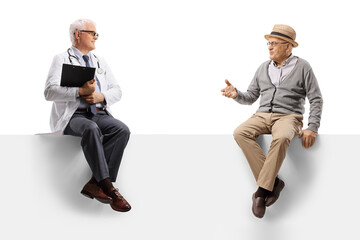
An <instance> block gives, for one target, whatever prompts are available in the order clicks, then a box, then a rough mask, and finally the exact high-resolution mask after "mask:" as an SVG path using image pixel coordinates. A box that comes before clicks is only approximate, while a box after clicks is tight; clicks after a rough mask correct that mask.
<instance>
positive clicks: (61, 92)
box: [44, 19, 131, 212]
mask: <svg viewBox="0 0 360 240" xmlns="http://www.w3.org/2000/svg"><path fill="white" fill-rule="evenodd" d="M98 37H99V34H98V33H97V32H96V26H95V23H94V22H93V21H91V20H87V19H79V20H77V21H75V22H74V23H72V24H71V25H70V39H71V42H72V46H71V47H70V48H69V49H68V50H67V51H65V52H64V53H62V54H59V55H56V56H55V57H54V60H53V62H52V65H51V68H50V71H49V75H48V77H47V80H46V86H45V93H44V94H45V98H46V100H48V101H53V107H52V112H51V119H50V125H51V129H52V131H53V132H57V133H60V134H65V135H72V136H78V137H81V146H82V149H83V152H84V155H85V158H86V160H87V162H88V164H89V166H90V169H91V171H92V178H91V179H90V181H89V182H88V183H86V184H85V186H84V187H83V189H82V191H81V193H82V194H83V195H85V196H86V197H89V198H91V199H93V198H95V199H97V200H98V201H100V202H102V203H107V204H110V206H111V207H112V209H114V210H116V211H121V212H126V211H129V210H130V209H131V207H130V205H129V203H128V202H127V201H126V200H125V199H124V198H123V197H122V196H121V194H120V193H119V192H118V190H117V189H116V188H114V186H113V184H112V182H115V181H116V177H117V174H118V170H119V166H120V162H121V159H122V155H123V152H124V149H125V147H126V145H127V142H128V140H129V136H130V131H129V129H128V127H127V126H126V125H125V124H124V123H122V122H121V121H119V120H117V119H115V118H114V117H113V116H112V115H111V114H110V109H109V106H110V105H112V104H114V103H115V102H117V101H119V100H120V98H121V90H120V87H119V85H118V83H117V81H116V79H115V78H114V76H113V74H112V72H111V70H110V68H109V67H108V65H107V64H106V62H105V61H104V60H103V59H102V58H100V57H98V56H95V55H94V54H93V53H92V52H91V51H92V50H94V49H95V42H96V40H97V39H98ZM63 64H73V65H81V66H86V67H93V68H96V72H95V76H94V79H92V80H90V81H88V82H86V83H85V84H84V85H83V86H81V87H64V86H60V79H61V71H62V65H63Z"/></svg>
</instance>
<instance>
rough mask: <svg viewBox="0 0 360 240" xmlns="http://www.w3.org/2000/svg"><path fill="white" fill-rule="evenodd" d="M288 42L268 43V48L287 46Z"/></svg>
mask: <svg viewBox="0 0 360 240" xmlns="http://www.w3.org/2000/svg"><path fill="white" fill-rule="evenodd" d="M287 43H288V42H268V43H267V45H268V46H272V47H276V46H277V45H278V44H287Z"/></svg>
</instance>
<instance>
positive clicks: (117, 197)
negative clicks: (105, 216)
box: [109, 188, 131, 212]
mask: <svg viewBox="0 0 360 240" xmlns="http://www.w3.org/2000/svg"><path fill="white" fill-rule="evenodd" d="M109 196H110V197H111V198H112V201H113V202H112V203H111V204H110V206H111V208H112V209H114V210H115V211H119V212H128V211H130V209H131V206H130V204H129V203H128V202H127V201H126V200H125V198H124V197H123V196H121V194H120V193H119V191H118V189H116V188H113V189H112V190H111V193H110V194H109Z"/></svg>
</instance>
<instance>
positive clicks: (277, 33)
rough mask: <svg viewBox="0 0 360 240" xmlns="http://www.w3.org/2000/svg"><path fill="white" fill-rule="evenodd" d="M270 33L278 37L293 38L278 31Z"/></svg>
mask: <svg viewBox="0 0 360 240" xmlns="http://www.w3.org/2000/svg"><path fill="white" fill-rule="evenodd" d="M270 35H276V36H280V37H286V38H288V39H290V40H293V41H294V39H292V38H291V37H289V36H287V35H285V34H282V33H279V32H271V33H270Z"/></svg>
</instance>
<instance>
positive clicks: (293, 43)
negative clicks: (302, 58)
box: [264, 34, 299, 48]
mask: <svg viewBox="0 0 360 240" xmlns="http://www.w3.org/2000/svg"><path fill="white" fill-rule="evenodd" d="M264 37H265V39H268V38H269V37H274V38H280V39H282V40H285V41H287V42H289V43H291V44H292V45H293V47H294V48H296V47H297V46H299V44H298V43H297V42H295V41H294V40H291V39H288V38H286V37H282V36H278V35H271V34H266V35H265V36H264Z"/></svg>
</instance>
